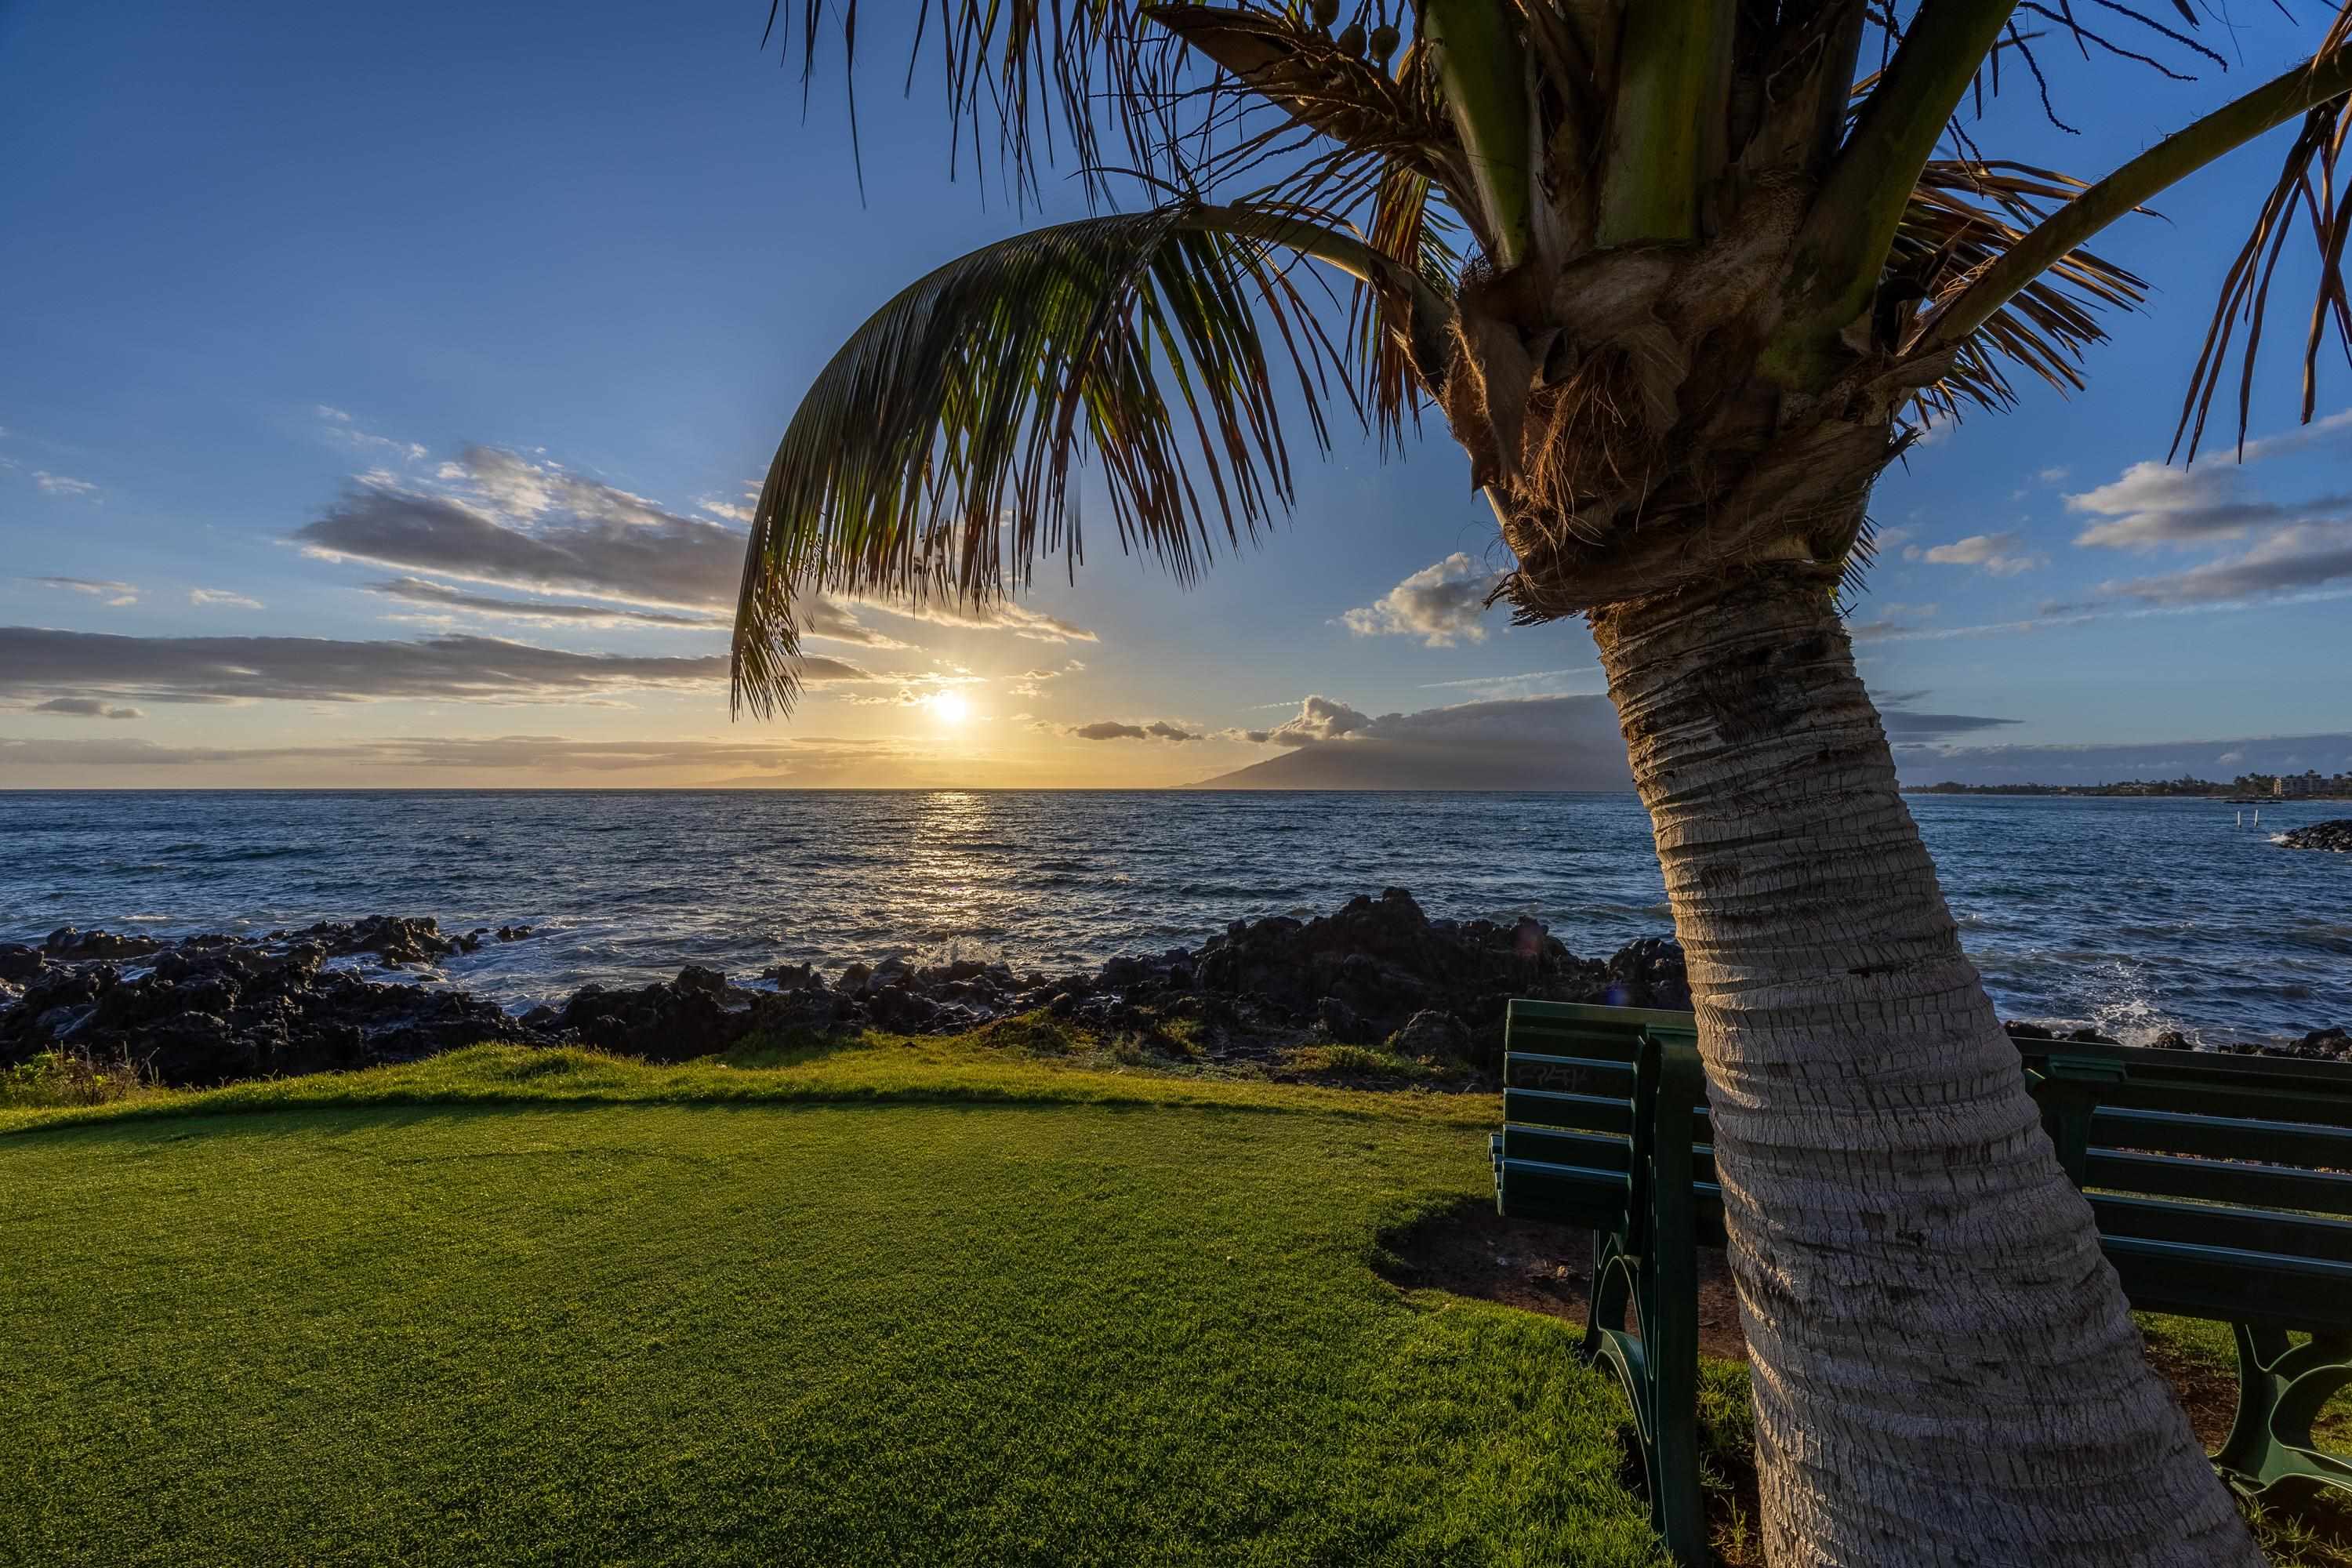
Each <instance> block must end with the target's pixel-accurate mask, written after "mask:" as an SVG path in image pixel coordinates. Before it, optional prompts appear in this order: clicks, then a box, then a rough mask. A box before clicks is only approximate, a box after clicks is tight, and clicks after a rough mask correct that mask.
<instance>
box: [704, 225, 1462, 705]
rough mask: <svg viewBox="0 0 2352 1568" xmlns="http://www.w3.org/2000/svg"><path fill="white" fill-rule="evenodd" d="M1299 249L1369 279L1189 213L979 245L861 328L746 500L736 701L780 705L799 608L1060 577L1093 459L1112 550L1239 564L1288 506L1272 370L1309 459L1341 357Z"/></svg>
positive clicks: (957, 593) (1173, 560) (1329, 252)
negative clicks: (1236, 553) (1288, 391)
mask: <svg viewBox="0 0 2352 1568" xmlns="http://www.w3.org/2000/svg"><path fill="white" fill-rule="evenodd" d="M1302 230H1304V231H1306V233H1305V238H1306V241H1307V245H1306V247H1307V248H1314V247H1319V248H1320V250H1321V251H1322V252H1323V253H1324V254H1326V258H1327V259H1340V260H1341V262H1342V265H1346V264H1347V262H1348V260H1349V259H1353V260H1354V261H1356V262H1357V266H1356V267H1354V268H1351V270H1359V271H1360V270H1364V269H1367V268H1379V267H1381V266H1383V265H1385V264H1384V263H1383V262H1382V261H1381V258H1376V257H1373V256H1372V255H1371V253H1370V252H1369V251H1367V250H1365V249H1364V247H1362V246H1361V245H1360V244H1359V243H1357V242H1354V241H1351V240H1349V239H1348V238H1347V237H1344V236H1339V235H1336V234H1331V233H1328V232H1326V231H1319V230H1314V229H1313V228H1312V226H1307V225H1305V224H1303V223H1302V222H1301V221H1300V220H1298V219H1296V218H1293V217H1290V216H1287V215H1284V214H1280V213H1265V212H1245V211H1240V210H1237V209H1233V208H1215V207H1204V206H1202V205H1198V204H1195V203H1189V202H1187V203H1180V204H1176V205H1170V206H1166V207H1162V208H1160V209H1158V210H1155V211H1152V212H1148V213H1139V214H1118V215H1111V216H1100V217H1093V218H1087V219H1082V220H1080V221H1078V222H1075V223H1066V224H1061V225H1057V226H1054V227H1050V228H1045V229H1041V230H1038V231H1036V232H1034V233H1031V234H1025V235H1022V236H1019V237H1015V238H1012V239H1008V240H1004V241H1002V242H1000V243H998V244H995V245H991V246H988V247H985V248H983V249H981V250H977V251H974V252H973V253H971V255H969V256H965V257H962V258H959V259H957V260H955V261H951V262H950V263H949V264H948V265H946V266H944V267H942V268H939V269H938V270H936V271H934V272H932V273H931V274H930V275H929V276H928V277H926V278H924V279H920V280H919V281H918V282H916V283H915V284H913V285H912V286H911V287H909V288H908V289H905V290H903V291H902V292H901V293H899V295H898V297H897V298H896V299H894V300H891V301H890V302H889V303H888V304H887V305H885V306H884V307H883V308H882V309H881V310H878V311H877V312H876V313H875V315H874V316H873V318H872V319H871V320H869V321H866V324H865V325H864V326H862V327H860V328H859V329H858V330H857V331H856V333H855V334H854V335H853V336H852V337H851V338H850V340H849V342H847V343H846V344H845V345H844V347H843V348H842V349H841V351H840V353H837V354H835V356H834V358H833V361H832V363H829V364H828V365H826V366H825V368H824V372H823V373H822V374H819V375H818V377H817V379H816V381H815V383H814V384H813V385H812V386H811V387H810V388H809V391H808V394H807V395H806V396H805V397H804V398H803V401H802V403H801V406H800V410H799V412H798V413H797V414H796V415H794V416H793V422H792V425H791V426H790V428H788V429H787V430H786V431H785V433H784V438H783V442H782V445H781V446H780V447H778V448H777V451H776V458H775V462H774V463H773V465H772V466H771V468H769V470H768V478H767V482H766V484H765V486H764V487H763V488H762V489H761V493H760V502H759V507H758V510H757V511H756V512H755V513H754V515H753V519H752V525H751V542H750V546H749V549H748V551H747V552H746V555H745V559H744V568H743V586H742V595H741V602H740V607H739V610H738V613H737V616H736V631H735V645H734V697H735V700H736V702H737V704H738V705H739V706H740V705H743V704H747V703H748V704H749V705H750V706H751V708H752V709H753V710H755V711H757V712H760V713H762V714H766V713H769V712H771V711H772V710H776V709H778V708H788V707H789V706H790V705H791V702H792V700H793V696H794V694H795V691H796V689H797V684H798V683H797V679H796V678H795V676H794V674H793V669H794V660H795V658H796V655H797V652H798V637H799V633H798V626H797V625H796V622H795V620H794V618H793V599H794V598H795V596H796V595H804V594H808V593H813V592H816V591H819V590H823V589H831V590H835V591H837V592H841V593H844V594H848V595H878V596H884V597H899V598H904V599H908V600H912V601H916V602H920V601H922V600H925V599H927V598H930V597H934V596H953V597H957V598H961V599H962V600H965V601H967V602H973V603H977V602H982V601H986V600H988V599H990V598H992V597H995V596H998V595H1003V594H1004V593H1006V592H1007V591H1009V590H1011V589H1013V588H1017V587H1020V586H1023V585H1025V584H1027V582H1028V581H1029V578H1030V574H1031V571H1032V569H1033V567H1034V564H1035V563H1036V562H1037V560H1038V559H1039V558H1040V557H1042V556H1049V555H1056V554H1058V555H1060V556H1061V557H1063V559H1064V561H1065V563H1066V568H1068V569H1073V570H1074V569H1075V567H1076V563H1077V561H1078V560H1079V558H1080V553H1081V540H1080V532H1079V519H1078V509H1077V502H1076V497H1075V496H1074V495H1073V493H1072V479H1073V468H1074V467H1075V466H1076V463H1077V462H1078V461H1079V460H1080V459H1081V458H1083V457H1084V456H1085V455H1086V454H1087V452H1088V450H1089V449H1091V451H1092V452H1093V453H1094V454H1095V455H1097V456H1098V457H1099V458H1101V476H1102V481H1103V485H1104V488H1105V489H1107V490H1108V498H1109V502H1110V507H1111V510H1112V513H1113V516H1114V518H1115V520H1116V521H1117V524H1118V537H1119V542H1120V544H1121V545H1122V546H1123V547H1125V548H1127V549H1129V550H1131V551H1141V552H1148V553H1150V554H1151V555H1152V556H1154V557H1155V558H1157V559H1158V560H1160V562H1162V563H1165V564H1166V565H1167V566H1168V567H1169V568H1170V569H1171V571H1172V572H1173V573H1174V574H1176V575H1177V577H1178V578H1179V579H1180V580H1189V579H1190V578H1192V576H1193V575H1194V574H1196V573H1198V572H1199V570H1200V569H1201V567H1202V565H1203V564H1204V563H1206V562H1207V561H1208V560H1209V559H1210V557H1211V555H1212V553H1213V550H1214V548H1215V543H1216V540H1217V538H1218V536H1219V535H1220V534H1222V535H1223V539H1224V540H1225V541H1226V542H1227V543H1228V544H1237V543H1238V542H1240V540H1241V539H1242V538H1243V537H1244V535H1247V534H1254V533H1255V531H1256V530H1257V529H1258V527H1259V526H1260V525H1261V524H1262V523H1264V522H1265V521H1267V520H1268V519H1269V518H1270V517H1271V515H1272V514H1273V512H1274V511H1275V510H1276V509H1279V508H1285V507H1286V506H1287V505H1288V504H1289V502H1290V500H1291V498H1292V480H1291V472H1290V464H1289V459H1288V457H1287V455H1286V446H1285V437H1284V428H1283V422H1282V417H1281V413H1280V409H1279V404H1280V401H1281V399H1280V397H1279V396H1278V395H1277V390H1276V368H1275V367H1276V363H1278V362H1280V361H1285V360H1286V361H1287V362H1288V366H1289V370H1290V372H1291V373H1292V374H1293V375H1294V376H1295V379H1296V383H1297V395H1298V398H1299V401H1300V405H1301V406H1302V407H1303V409H1304V411H1305V414H1306V417H1307V422H1308V424H1309V426H1310V427H1311V429H1312V433H1313V436H1314V438H1315V440H1316V441H1317V443H1318V445H1321V444H1325V443H1326V442H1327V440H1328V430H1327V426H1326V424H1325V418H1324V405H1325V404H1326V402H1327V401H1328V396H1329V388H1330V379H1329V376H1328V372H1329V370H1330V369H1331V368H1333V367H1334V366H1335V365H1336V363H1338V360H1339V353H1338V351H1337V350H1336V348H1335V347H1334V345H1333V344H1332V342H1330V340H1329V338H1328V336H1327V335H1326V333H1325V331H1324V329H1323V327H1322V326H1321V325H1320V324H1319V321H1318V314H1319V313H1318V312H1317V311H1315V310H1310V309H1308V308H1307V302H1306V301H1305V300H1303V299H1302V298H1301V297H1300V295H1299V292H1298V288H1297V279H1296V278H1295V277H1294V274H1293V273H1292V272H1291V271H1290V270H1288V269H1287V267H1286V264H1287V263H1293V262H1295V257H1294V256H1293V255H1292V254H1291V253H1292V251H1293V250H1295V249H1297V248H1302V246H1301V238H1302V233H1301V231H1302ZM1276 244H1280V245H1282V246H1283V247H1284V248H1283V249H1282V250H1280V251H1279V252H1276V250H1274V248H1273V247H1274V246H1276ZM1350 247H1352V250H1353V252H1360V253H1361V254H1360V256H1359V255H1353V254H1351V252H1350ZM1416 281H1417V280H1416ZM1262 326H1270V327H1272V328H1273V329H1274V330H1273V331H1272V332H1271V333H1270V334H1264V333H1262V331H1261V327H1262ZM1268 336H1271V338H1272V339H1273V340H1274V346H1272V347H1271V348H1270V347H1269V344H1268V342H1266V338H1267V337H1268ZM1342 395H1343V397H1346V396H1351V394H1350V393H1349V392H1348V391H1347V389H1346V388H1345V386H1344V384H1343V389H1342Z"/></svg>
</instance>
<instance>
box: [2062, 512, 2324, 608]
mask: <svg viewBox="0 0 2352 1568" xmlns="http://www.w3.org/2000/svg"><path fill="white" fill-rule="evenodd" d="M2347 578H2352V521H2340V522H2326V523H2298V524H2296V525H2294V526H2293V527H2290V528H2283V529H2280V530H2278V531H2275V532H2273V533H2272V534H2270V535H2269V536H2268V537H2266V538H2264V539H2263V540H2262V541H2261V542H2258V543H2256V544H2255V545H2254V546H2253V547H2252V549H2249V550H2247V551H2245V552H2242V553H2241V554H2238V555H2233V556H2228V557H2225V558H2223V559H2221V560H2219V561H2209V562H2207V563H2205V564H2204V565H2202V566H2195V567H2191V568H2190V569H2189V570H2188V571H2186V572H2174V573H2169V574H2165V575H2162V576H2156V577H2136V578H2132V579H2130V580H2128V581H2125V582H2116V583H2103V584H2100V585H2099V592H2100V593H2102V594H2105V595H2111V596H2113V597H2116V598H2123V599H2137V600H2139V601H2140V602H2142V603H2144V604H2157V605H2187V604H2213V603H2221V602H2225V601H2230V600H2236V599H2244V598H2250V597H2254V596H2258V595H2276V594H2284V593H2294V592H2296V591H2299V590H2305V589H2311V588H2318V587H2324V586H2326V585H2327V584H2334V583H2339V582H2342V581H2344V580H2346V579H2347Z"/></svg>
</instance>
